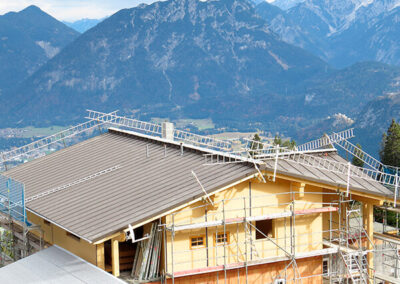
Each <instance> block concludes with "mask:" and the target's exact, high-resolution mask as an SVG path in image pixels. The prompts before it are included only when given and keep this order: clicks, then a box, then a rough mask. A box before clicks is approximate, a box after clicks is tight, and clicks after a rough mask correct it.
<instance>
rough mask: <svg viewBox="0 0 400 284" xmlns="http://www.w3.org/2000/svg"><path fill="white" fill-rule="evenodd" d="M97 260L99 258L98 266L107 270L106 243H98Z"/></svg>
mask: <svg viewBox="0 0 400 284" xmlns="http://www.w3.org/2000/svg"><path fill="white" fill-rule="evenodd" d="M96 260H97V267H99V268H101V269H103V270H105V269H106V264H105V259H104V243H101V244H98V245H96Z"/></svg>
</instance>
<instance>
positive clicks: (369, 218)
mask: <svg viewBox="0 0 400 284" xmlns="http://www.w3.org/2000/svg"><path fill="white" fill-rule="evenodd" d="M363 209H364V228H365V230H366V231H367V234H368V236H369V238H370V239H371V240H374V204H373V203H364V208H363ZM372 248H373V247H372V244H371V243H370V242H367V249H368V250H372ZM368 266H369V267H370V268H373V267H374V254H373V252H370V253H368Z"/></svg>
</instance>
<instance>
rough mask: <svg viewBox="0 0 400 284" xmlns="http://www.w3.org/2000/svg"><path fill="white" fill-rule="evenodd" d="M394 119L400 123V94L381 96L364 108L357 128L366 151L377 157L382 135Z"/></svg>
mask: <svg viewBox="0 0 400 284" xmlns="http://www.w3.org/2000/svg"><path fill="white" fill-rule="evenodd" d="M392 119H395V120H396V121H397V122H399V121H400V92H392V93H387V94H385V95H383V96H379V97H378V98H376V99H374V100H372V101H370V102H369V103H368V104H367V105H366V106H365V107H364V108H363V110H362V111H361V112H360V113H359V115H358V117H357V120H356V123H355V127H356V129H357V132H356V134H357V136H358V137H359V141H360V142H361V143H362V144H363V145H365V149H366V150H368V151H370V152H371V153H375V154H376V156H377V154H378V151H379V149H380V144H379V143H380V142H381V140H382V134H383V133H384V132H386V131H387V129H388V127H389V125H390V122H391V121H392ZM371 141H374V143H371Z"/></svg>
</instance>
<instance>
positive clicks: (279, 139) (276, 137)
mask: <svg viewBox="0 0 400 284" xmlns="http://www.w3.org/2000/svg"><path fill="white" fill-rule="evenodd" d="M273 144H274V145H275V146H277V145H279V146H282V139H281V137H280V136H279V135H275V138H274V143H273Z"/></svg>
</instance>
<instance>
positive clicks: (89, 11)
mask: <svg viewBox="0 0 400 284" xmlns="http://www.w3.org/2000/svg"><path fill="white" fill-rule="evenodd" d="M151 2H154V1H153V0H113V1H109V0H68V1H65V0H13V1H0V15H2V14H5V13H7V12H10V11H15V12H17V11H20V10H23V9H24V8H26V7H27V6H30V5H36V6H38V7H39V8H40V9H42V10H43V11H45V12H46V13H48V14H50V15H52V16H53V17H55V18H57V19H59V20H62V21H75V20H79V19H82V18H91V19H99V18H103V17H106V16H110V15H112V14H114V13H115V12H117V11H119V10H121V9H123V8H132V7H135V6H137V5H139V4H140V3H148V4H149V3H151Z"/></svg>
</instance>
